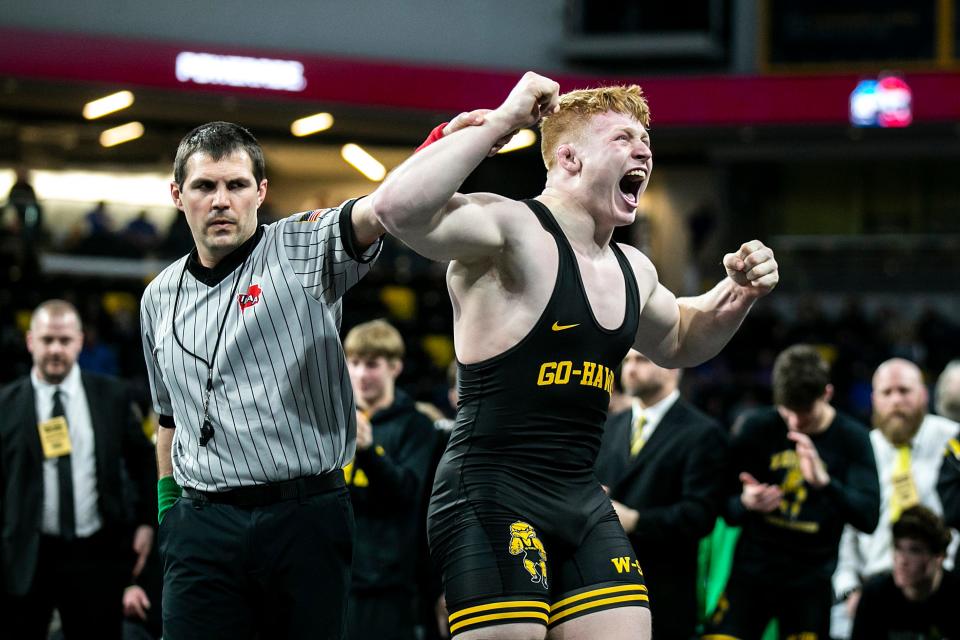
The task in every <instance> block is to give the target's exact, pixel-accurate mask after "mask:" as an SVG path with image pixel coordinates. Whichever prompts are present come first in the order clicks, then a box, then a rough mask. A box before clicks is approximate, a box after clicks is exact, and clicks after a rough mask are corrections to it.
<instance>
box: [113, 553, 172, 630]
mask: <svg viewBox="0 0 960 640" xmlns="http://www.w3.org/2000/svg"><path fill="white" fill-rule="evenodd" d="M162 594H163V566H162V565H161V563H160V553H159V551H158V549H157V546H156V545H154V547H153V549H151V550H150V555H149V556H147V562H146V564H145V565H144V567H143V571H142V572H141V573H140V575H139V576H137V577H136V578H134V580H133V581H132V582H131V583H130V584H129V585H128V586H127V588H126V589H124V590H123V640H159V639H160V637H161V636H162V635H163V612H162V610H161V604H162V601H163V595H162Z"/></svg>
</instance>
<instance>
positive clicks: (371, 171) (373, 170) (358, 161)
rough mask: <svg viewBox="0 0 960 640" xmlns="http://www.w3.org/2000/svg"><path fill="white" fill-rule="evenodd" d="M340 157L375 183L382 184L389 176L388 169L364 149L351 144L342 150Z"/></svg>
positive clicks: (344, 146)
mask: <svg viewBox="0 0 960 640" xmlns="http://www.w3.org/2000/svg"><path fill="white" fill-rule="evenodd" d="M340 155H341V156H342V157H343V159H344V160H346V161H347V162H348V163H349V164H350V165H351V166H352V167H353V168H354V169H356V170H357V171H359V172H360V173H362V174H363V175H365V176H366V177H367V178H369V179H370V180H373V181H374V182H380V181H381V180H383V179H384V178H385V177H386V175H387V169H386V168H385V167H384V166H383V165H382V164H380V161H379V160H377V159H376V158H374V157H373V156H372V155H370V154H369V153H367V152H366V151H365V150H364V149H363V147H361V146H360V145H358V144H353V143H352V142H349V143H347V144H345V145H343V148H341V149H340Z"/></svg>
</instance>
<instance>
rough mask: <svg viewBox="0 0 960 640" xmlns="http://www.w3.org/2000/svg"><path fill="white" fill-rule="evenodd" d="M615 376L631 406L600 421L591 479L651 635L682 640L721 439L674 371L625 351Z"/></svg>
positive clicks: (713, 498) (717, 497)
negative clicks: (607, 503)
mask: <svg viewBox="0 0 960 640" xmlns="http://www.w3.org/2000/svg"><path fill="white" fill-rule="evenodd" d="M620 379H621V382H622V384H623V388H624V391H625V392H626V393H627V394H628V395H630V396H632V397H633V398H634V400H635V401H634V405H633V408H632V409H630V410H627V411H623V412H621V413H619V414H616V415H614V416H612V417H611V418H610V419H609V420H608V421H607V425H606V430H605V432H604V437H603V443H602V445H601V447H600V455H599V456H598V458H597V467H596V468H597V477H598V478H599V479H600V482H601V483H603V484H604V485H606V486H607V487H608V488H609V493H610V498H611V499H612V501H613V506H614V508H615V509H616V511H617V515H619V516H620V523H621V524H622V525H623V528H624V530H625V531H626V532H627V535H628V536H629V537H630V541H631V542H632V543H633V548H634V551H636V554H637V560H638V561H639V562H640V566H641V567H643V574H644V579H645V581H646V583H647V586H648V587H649V589H650V612H651V614H652V615H653V637H655V638H657V640H674V639H676V640H681V639H682V640H689V639H690V638H692V637H694V633H695V628H696V623H697V595H696V576H697V549H698V545H699V542H700V538H702V537H703V536H705V535H706V534H708V533H709V532H710V530H711V529H712V528H713V526H714V522H715V521H716V518H717V515H718V513H719V510H720V505H721V500H722V493H723V487H722V482H723V478H724V471H725V469H726V437H725V434H724V432H723V430H722V429H721V428H720V425H719V424H717V423H716V422H715V421H714V420H713V419H711V418H710V417H709V416H707V415H706V414H704V413H701V412H700V411H698V410H697V409H696V408H694V407H693V405H691V404H690V403H689V402H687V401H685V400H683V399H682V398H681V397H680V392H679V391H678V389H677V386H678V384H679V381H680V371H679V370H676V369H663V368H661V367H659V366H657V365H655V364H654V363H653V362H651V361H650V360H648V359H647V358H646V357H644V356H643V355H642V354H640V353H639V352H637V351H634V350H631V351H630V353H628V354H627V357H626V359H624V361H623V365H622V372H621V377H620Z"/></svg>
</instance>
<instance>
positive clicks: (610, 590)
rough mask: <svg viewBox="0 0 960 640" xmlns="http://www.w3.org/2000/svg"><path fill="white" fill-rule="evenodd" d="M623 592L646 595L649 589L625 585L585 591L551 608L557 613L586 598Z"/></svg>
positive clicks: (554, 604)
mask: <svg viewBox="0 0 960 640" xmlns="http://www.w3.org/2000/svg"><path fill="white" fill-rule="evenodd" d="M622 591H639V592H641V593H646V592H647V588H646V587H645V586H644V585H642V584H623V585H620V586H617V587H604V588H603V589H594V590H593V591H584V592H583V593H578V594H577V595H575V596H570V597H569V598H564V599H563V600H560V601H559V602H554V603H553V605H552V606H551V607H550V610H551V611H556V610H557V609H560V608H562V607H565V606H567V605H568V604H570V603H571V602H577V601H578V600H583V599H585V598H592V597H594V596H602V595H605V594H607V593H620V592H622Z"/></svg>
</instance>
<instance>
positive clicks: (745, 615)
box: [704, 345, 880, 640]
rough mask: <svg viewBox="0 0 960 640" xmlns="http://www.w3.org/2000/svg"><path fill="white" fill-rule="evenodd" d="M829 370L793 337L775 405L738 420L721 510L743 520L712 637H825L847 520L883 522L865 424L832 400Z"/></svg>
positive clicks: (778, 366) (866, 526) (781, 364)
mask: <svg viewBox="0 0 960 640" xmlns="http://www.w3.org/2000/svg"><path fill="white" fill-rule="evenodd" d="M832 394H833V387H832V385H831V384H830V379H829V368H828V366H827V364H826V362H824V360H823V359H822V358H821V357H820V355H819V353H818V352H817V350H816V349H814V348H813V347H811V346H807V345H795V346H793V347H790V348H789V349H787V350H785V351H784V352H782V353H781V354H780V355H779V356H778V357H777V360H776V362H775V364H774V369H773V395H774V402H775V404H776V406H775V407H771V408H768V409H761V410H758V411H756V412H754V413H751V414H749V415H746V416H745V417H744V418H742V419H741V420H740V421H738V423H737V424H735V425H734V428H733V432H732V437H731V446H730V450H731V464H732V468H733V469H734V470H735V471H738V472H739V481H740V486H739V487H738V488H737V490H736V491H735V492H733V493H732V495H730V497H729V500H728V503H727V508H726V513H725V514H724V517H725V518H726V519H727V520H728V521H729V522H730V523H731V524H734V525H740V526H742V528H743V533H742V534H741V537H740V540H739V543H738V545H737V550H736V555H735V556H734V560H733V569H732V571H731V575H730V581H729V583H728V584H727V587H726V590H725V592H724V594H723V596H722V597H721V599H720V602H719V604H718V606H717V610H716V613H715V614H714V617H713V620H712V621H710V623H709V624H708V627H707V634H706V635H705V636H704V638H705V639H718V638H724V639H730V638H738V639H741V640H749V639H752V638H759V637H760V636H761V634H762V633H763V629H764V628H765V627H766V626H767V623H768V622H769V621H770V619H771V618H774V617H776V618H778V619H779V621H780V637H782V638H801V637H802V638H804V639H805V640H827V638H829V626H830V606H831V604H832V601H833V591H832V587H831V582H830V578H831V576H832V574H833V571H834V569H835V568H836V565H837V549H838V547H839V544H840V536H841V534H842V532H843V527H844V525H845V524H847V523H849V524H851V525H853V526H854V527H856V528H857V529H859V530H861V531H865V532H870V531H873V529H874V528H876V526H877V521H878V519H879V513H880V485H879V480H878V478H877V468H876V463H875V462H874V458H873V449H872V447H871V446H870V440H869V436H868V431H867V428H866V427H865V426H863V425H861V424H859V423H857V422H856V421H854V420H853V419H852V418H850V417H848V416H845V415H843V414H841V413H839V412H838V411H837V410H836V409H834V408H833V407H832V406H831V405H830V398H831V396H832Z"/></svg>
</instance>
